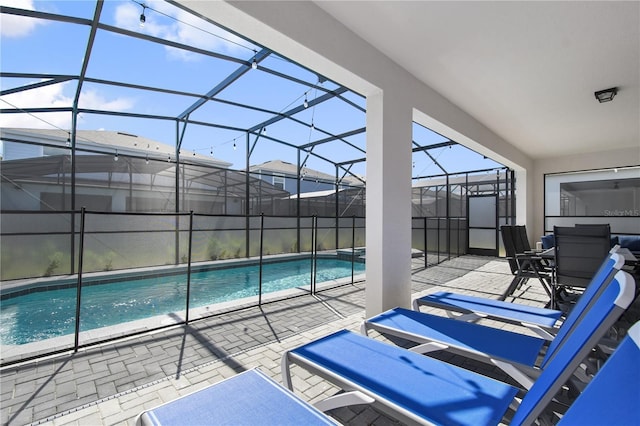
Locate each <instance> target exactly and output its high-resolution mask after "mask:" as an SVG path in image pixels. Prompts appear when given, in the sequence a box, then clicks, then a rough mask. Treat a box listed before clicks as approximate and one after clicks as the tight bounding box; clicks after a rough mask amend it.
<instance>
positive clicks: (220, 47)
mask: <svg viewBox="0 0 640 426" xmlns="http://www.w3.org/2000/svg"><path fill="white" fill-rule="evenodd" d="M146 5H147V6H148V8H147V9H145V12H144V13H145V17H146V22H145V24H144V28H143V29H141V28H140V14H141V13H142V7H140V6H138V5H135V4H129V3H125V4H122V5H120V6H118V7H117V8H116V16H115V21H116V22H115V23H116V25H117V26H120V27H123V28H126V29H128V30H131V31H143V32H144V33H146V34H149V35H151V36H154V37H158V38H162V39H166V40H170V41H175V42H177V43H181V44H185V45H187V46H193V47H196V48H199V49H204V50H210V51H216V52H221V53H232V54H237V53H238V52H245V53H246V52H248V51H250V50H253V49H254V48H255V46H253V45H251V44H250V43H247V42H246V41H245V40H243V39H241V38H240V37H237V36H235V35H233V34H230V33H228V32H226V31H224V30H222V29H221V28H219V27H217V26H215V25H212V24H209V23H208V22H206V21H204V20H202V19H200V18H198V17H196V16H195V15H192V14H191V13H189V12H186V11H184V10H181V9H178V8H176V7H174V6H171V5H169V4H167V3H165V2H161V1H150V2H147V3H146ZM168 17H171V18H168ZM241 46H246V47H247V48H248V49H249V50H248V49H247V48H245V47H241ZM166 49H167V53H168V55H169V57H170V58H173V59H179V60H183V61H194V60H198V55H196V54H193V53H191V52H188V51H184V50H181V49H176V48H172V47H167V48H166Z"/></svg>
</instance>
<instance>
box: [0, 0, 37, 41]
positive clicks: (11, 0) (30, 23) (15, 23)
mask: <svg viewBox="0 0 640 426" xmlns="http://www.w3.org/2000/svg"><path fill="white" fill-rule="evenodd" d="M0 5H2V6H8V7H14V8H16V9H26V10H35V7H34V6H33V1H32V0H0ZM38 25H43V21H42V20H40V19H34V18H27V17H24V16H17V15H8V14H4V13H3V14H2V18H1V19H0V34H2V37H11V38H19V37H24V36H27V35H29V34H31V32H32V31H33V30H34V29H35V28H36V27H37V26H38Z"/></svg>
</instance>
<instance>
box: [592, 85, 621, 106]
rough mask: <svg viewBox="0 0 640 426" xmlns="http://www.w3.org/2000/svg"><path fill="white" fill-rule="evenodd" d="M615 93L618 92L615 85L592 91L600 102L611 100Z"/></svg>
mask: <svg viewBox="0 0 640 426" xmlns="http://www.w3.org/2000/svg"><path fill="white" fill-rule="evenodd" d="M617 94H618V88H617V87H612V88H611V89H605V90H600V91H598V92H595V93H594V95H595V96H596V99H597V100H598V102H600V103H603V102H610V101H612V100H613V98H614V97H615V96H616V95H617Z"/></svg>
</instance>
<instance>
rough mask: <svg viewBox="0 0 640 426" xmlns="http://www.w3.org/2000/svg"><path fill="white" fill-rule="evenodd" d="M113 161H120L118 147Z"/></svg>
mask: <svg viewBox="0 0 640 426" xmlns="http://www.w3.org/2000/svg"><path fill="white" fill-rule="evenodd" d="M113 161H118V150H117V149H116V155H115V156H114V157H113Z"/></svg>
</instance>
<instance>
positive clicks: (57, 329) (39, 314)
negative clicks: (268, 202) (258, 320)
mask: <svg viewBox="0 0 640 426" xmlns="http://www.w3.org/2000/svg"><path fill="white" fill-rule="evenodd" d="M310 263H311V261H310V259H308V258H307V259H299V260H288V261H279V262H270V263H264V264H263V268H262V283H263V284H262V292H263V294H264V293H271V292H275V291H279V290H285V289H290V288H295V287H299V286H301V285H307V286H308V283H309V281H310ZM364 270H365V265H364V263H357V262H356V263H355V264H354V273H356V274H360V273H364ZM350 276H351V262H349V261H344V260H339V259H335V258H318V259H317V273H316V282H319V283H320V282H324V281H331V280H334V279H338V278H343V277H350ZM186 280H187V278H186V273H182V274H178V275H175V274H174V275H164V276H156V277H148V278H136V279H129V280H127V281H117V282H110V283H105V284H94V285H90V283H87V285H85V284H84V282H83V287H82V296H81V297H82V299H81V300H82V306H81V309H80V326H81V327H80V329H81V331H87V330H92V329H96V328H101V327H107V326H111V325H115V324H120V323H125V322H129V321H135V320H140V319H144V318H149V317H153V316H158V315H163V314H169V313H173V312H179V311H184V310H185V303H186V292H187V286H186ZM258 282H259V267H258V265H246V266H236V267H231V268H224V269H210V270H204V271H199V272H192V273H191V290H190V304H189V305H190V308H197V307H202V306H207V305H213V304H216V303H222V302H228V301H232V300H237V299H242V298H245V297H250V296H256V295H258V292H259V289H258ZM75 309H76V288H75V287H70V288H60V289H53V290H47V291H39V292H32V293H27V294H22V295H19V296H16V297H10V298H6V299H4V300H2V304H1V306H0V344H2V345H23V344H26V343H30V342H36V341H41V340H45V339H50V338H53V337H58V336H64V335H68V334H73V333H74V332H75Z"/></svg>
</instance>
